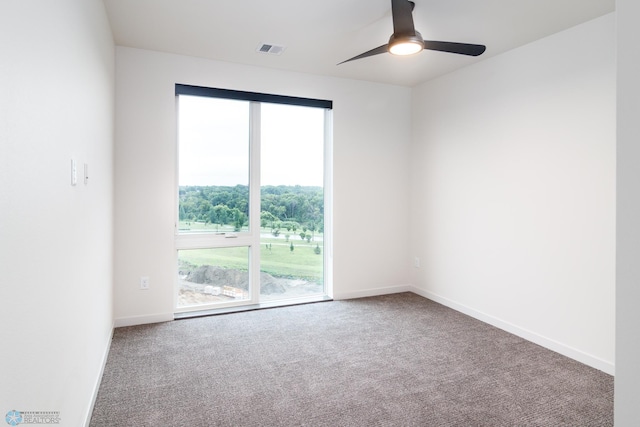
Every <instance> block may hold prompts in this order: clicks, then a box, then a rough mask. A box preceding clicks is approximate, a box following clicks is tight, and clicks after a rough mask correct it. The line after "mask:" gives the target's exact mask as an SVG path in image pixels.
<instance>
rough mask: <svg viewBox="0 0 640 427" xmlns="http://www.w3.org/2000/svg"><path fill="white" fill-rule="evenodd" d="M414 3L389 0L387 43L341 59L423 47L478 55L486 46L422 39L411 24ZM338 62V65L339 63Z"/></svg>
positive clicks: (412, 51)
mask: <svg viewBox="0 0 640 427" xmlns="http://www.w3.org/2000/svg"><path fill="white" fill-rule="evenodd" d="M415 5H416V4H415V3H414V2H412V1H409V0H391V16H392V18H393V34H392V35H391V37H390V38H389V43H387V44H384V45H382V46H378V47H377V48H375V49H371V50H369V51H367V52H364V53H361V54H360V55H357V56H354V57H353V58H350V59H347V60H346V61H342V62H341V63H340V64H344V63H345V62H349V61H355V60H356V59H362V58H366V57H368V56H373V55H379V54H381V53H386V52H389V53H391V54H393V55H412V54H414V53H418V52H420V51H421V50H423V49H427V50H437V51H440V52H449V53H458V54H461V55H469V56H478V55H482V53H483V52H484V51H485V49H486V46H484V45H481V44H468V43H455V42H441V41H434V40H424V39H423V38H422V35H420V33H419V32H417V31H416V29H415V27H414V26H413V16H412V15H411V13H412V12H413V8H414V7H415ZM340 64H338V65H340Z"/></svg>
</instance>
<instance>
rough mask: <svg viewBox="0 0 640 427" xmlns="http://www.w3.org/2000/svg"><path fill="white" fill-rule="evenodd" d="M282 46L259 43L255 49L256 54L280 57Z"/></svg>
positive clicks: (282, 50)
mask: <svg viewBox="0 0 640 427" xmlns="http://www.w3.org/2000/svg"><path fill="white" fill-rule="evenodd" d="M284 49H285V48H284V46H278V45H275V44H270V43H261V44H260V45H259V46H258V48H257V49H256V51H257V52H260V53H270V54H272V55H280V54H281V53H282V52H284Z"/></svg>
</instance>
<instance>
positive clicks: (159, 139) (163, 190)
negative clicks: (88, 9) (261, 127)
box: [115, 47, 411, 325]
mask: <svg viewBox="0 0 640 427" xmlns="http://www.w3.org/2000/svg"><path fill="white" fill-rule="evenodd" d="M116 57H117V60H116V63H117V69H116V88H117V89H116V149H115V175H116V180H115V190H116V191H115V204H116V210H115V228H116V233H115V317H116V324H117V325H125V324H135V323H145V322H150V321H160V320H166V319H171V318H172V314H173V309H174V307H173V303H174V302H173V294H174V280H175V250H174V210H175V192H176V187H175V186H176V177H175V171H176V166H175V164H176V138H175V135H176V126H175V121H176V119H175V97H174V85H175V83H184V84H192V85H199V86H210V87H219V88H226V89H236V90H245V91H254V92H264V93H274V94H280V95H290V96H301V97H309V98H320V99H330V100H333V101H334V110H333V112H334V221H335V227H334V248H335V250H334V277H333V279H334V280H333V282H334V296H335V297H336V298H346V297H353V296H361V295H368V294H375V293H385V292H391V291H394V290H398V289H406V287H407V285H408V280H409V278H408V276H409V273H408V269H407V265H408V247H407V242H408V213H407V210H406V206H407V205H408V189H407V187H408V176H409V175H408V170H407V168H406V163H407V161H408V150H409V142H410V124H411V122H410V110H409V107H410V90H409V89H408V88H403V87H397V86H389V85H381V84H374V83H366V82H360V81H353V80H341V79H335V78H328V77H319V76H314V75H308V74H298V73H290V72H283V71H277V70H273V69H266V68H258V67H249V66H244V65H239V64H231V63H224V62H216V61H211V60H205V59H199V58H193V57H186V56H178V55H171V54H165V53H159V52H152V51H146V50H138V49H132V48H125V47H118V48H117V50H116ZM374 233H375V234H376V238H375V240H374V239H373V238H372V236H373V234H374ZM143 275H144V276H149V277H150V283H151V285H150V289H149V290H148V291H141V290H140V289H139V285H138V281H139V277H140V276H143Z"/></svg>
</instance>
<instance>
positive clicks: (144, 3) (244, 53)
mask: <svg viewBox="0 0 640 427" xmlns="http://www.w3.org/2000/svg"><path fill="white" fill-rule="evenodd" d="M103 1H104V4H105V6H106V9H107V13H108V15H109V20H110V22H111V28H112V30H113V33H114V38H115V42H116V44H117V45H119V46H129V47H136V48H142V49H150V50H157V51H162V52H170V53H177V54H182V55H190V56H197V57H202V58H210V59H216V60H220V61H228V62H236V63H241V64H249V65H257V66H261V67H269V68H278V69H284V70H292V71H298V72H304V73H312V74H321V75H327V76H336V77H345V78H353V79H360V80H368V81H375V82H383V83H391V84H397V85H403V86H414V85H416V84H419V83H421V82H424V81H426V80H429V79H431V78H434V77H437V76H439V75H442V74H444V73H447V72H450V71H453V70H454V69H456V68H460V67H464V66H466V65H469V64H471V63H474V62H477V61H482V60H483V59H486V58H489V57H491V56H494V55H497V54H499V53H502V52H505V51H507V50H510V49H513V48H515V47H518V46H522V45H524V44H526V43H529V42H532V41H534V40H537V39H539V38H542V37H545V36H547V35H550V34H553V33H556V32H558V31H561V30H563V29H566V28H569V27H572V26H575V25H577V24H580V23H582V22H586V21H588V20H590V19H594V18H596V17H598V16H601V15H604V14H606V13H609V12H612V11H613V10H614V8H615V0H415V3H416V7H415V10H414V12H413V18H414V22H415V27H416V30H418V31H420V32H421V33H422V36H423V38H424V39H425V40H443V41H454V42H464V43H475V44H484V45H486V46H487V50H486V52H485V53H484V54H483V55H482V56H479V57H477V58H473V57H467V56H463V55H454V54H449V53H442V52H433V51H423V52H421V53H419V54H417V55H414V56H410V57H395V56H392V55H390V54H382V55H378V56H374V57H370V58H365V59H361V60H358V61H353V62H349V63H347V64H342V65H339V66H338V65H336V64H337V63H339V62H341V61H344V60H345V59H348V58H351V57H353V56H355V55H358V54H360V53H362V52H364V51H367V50H369V49H373V48H374V47H378V46H380V45H383V44H385V43H387V41H388V39H389V36H390V35H391V33H392V32H393V26H392V22H391V2H390V0H244V1H242V0H226V1H223V0H103ZM261 43H270V44H276V45H282V46H285V47H286V50H285V51H284V52H283V53H282V54H281V55H279V56H276V55H269V54H263V53H258V52H256V49H257V47H258V46H259V45H260V44H261Z"/></svg>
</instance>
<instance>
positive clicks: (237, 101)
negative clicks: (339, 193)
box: [176, 85, 330, 311]
mask: <svg viewBox="0 0 640 427" xmlns="http://www.w3.org/2000/svg"><path fill="white" fill-rule="evenodd" d="M176 94H177V107H178V159H179V160H178V183H177V184H178V185H177V194H178V197H177V200H178V203H177V205H178V206H177V220H176V249H177V286H176V289H177V292H176V310H177V311H191V310H202V309H208V308H216V307H226V306H236V305H245V304H258V303H263V302H271V303H273V302H283V303H285V302H287V301H288V300H289V301H290V300H295V299H299V298H313V297H322V296H324V295H325V294H326V285H325V269H326V265H327V262H328V260H327V258H326V256H325V252H326V245H325V242H326V241H327V240H328V238H329V235H330V230H328V229H327V227H326V223H327V221H326V217H328V215H327V210H326V209H325V207H326V206H327V205H328V203H327V200H330V199H329V197H328V196H330V186H329V188H326V187H327V186H326V185H325V182H328V179H327V166H328V165H327V163H328V162H326V161H325V157H326V156H325V151H326V150H327V148H328V145H329V144H328V141H329V136H330V135H328V132H329V133H330V103H327V101H315V100H305V99H302V100H301V101H300V102H298V103H296V102H294V101H296V100H298V98H293V99H292V98H286V101H287V102H286V103H281V102H272V101H281V100H282V97H277V96H269V95H262V94H251V93H246V92H235V91H233V92H229V91H220V90H215V89H208V88H193V87H191V86H180V85H178V86H177V87H176ZM212 95H214V96H212ZM229 95H231V97H229ZM256 97H257V98H258V99H256ZM243 98H248V99H243ZM305 101H312V105H306V104H308V102H307V103H305ZM313 102H316V103H317V102H320V105H313Z"/></svg>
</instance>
